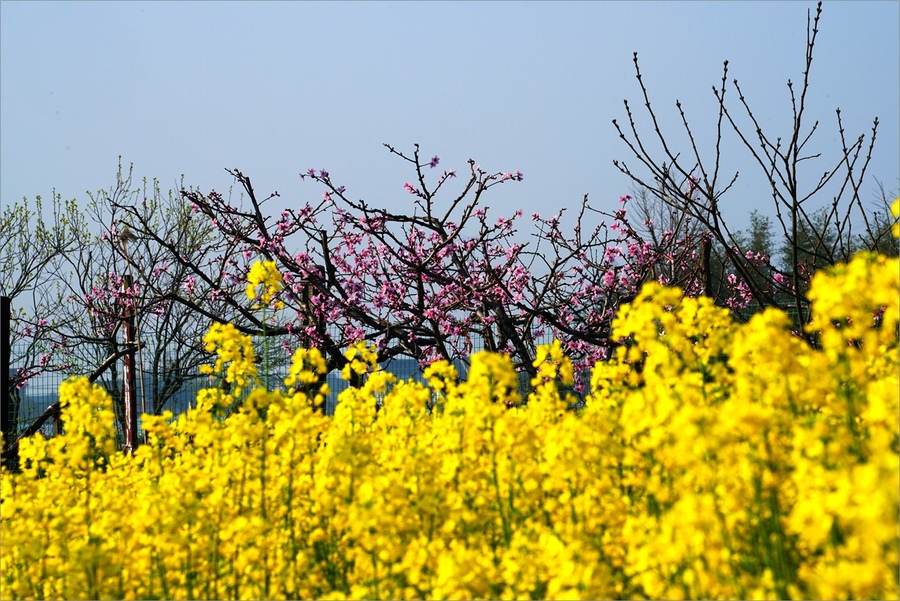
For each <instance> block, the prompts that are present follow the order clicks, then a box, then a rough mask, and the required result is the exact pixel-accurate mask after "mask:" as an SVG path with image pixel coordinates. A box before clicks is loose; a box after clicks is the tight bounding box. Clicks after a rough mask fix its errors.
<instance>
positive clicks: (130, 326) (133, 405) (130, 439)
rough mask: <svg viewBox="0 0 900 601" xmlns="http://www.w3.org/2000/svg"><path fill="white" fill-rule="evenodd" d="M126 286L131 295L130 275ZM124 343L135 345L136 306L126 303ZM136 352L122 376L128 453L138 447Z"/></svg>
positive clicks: (129, 358)
mask: <svg viewBox="0 0 900 601" xmlns="http://www.w3.org/2000/svg"><path fill="white" fill-rule="evenodd" d="M125 285H126V286H127V288H128V290H127V291H126V290H123V291H122V292H125V293H126V294H131V288H132V286H133V285H134V282H133V281H132V279H131V276H130V275H126V276H125ZM123 320H124V322H123V324H122V326H123V328H122V331H123V336H122V337H123V341H122V342H123V343H124V344H125V346H126V348H127V347H130V346H133V345H134V304H133V303H130V304H128V303H126V305H125V314H124V315H123ZM134 355H135V352H134V351H133V350H132V351H130V352H129V353H127V354H126V355H125V366H124V370H123V372H122V376H123V378H124V380H125V382H124V384H123V387H122V388H123V396H124V399H125V451H126V452H127V453H132V452H134V449H135V447H136V446H137V442H138V436H137V386H136V385H135V382H136V379H135V371H136V370H135V364H134Z"/></svg>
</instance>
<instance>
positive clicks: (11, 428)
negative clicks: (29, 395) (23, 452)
mask: <svg viewBox="0 0 900 601" xmlns="http://www.w3.org/2000/svg"><path fill="white" fill-rule="evenodd" d="M11 312H12V301H11V300H10V298H9V297H8V296H0V431H2V432H3V456H4V457H6V450H7V449H8V448H9V445H11V444H12V443H13V440H12V439H13V437H14V436H15V432H16V425H15V424H14V423H12V419H11V416H12V411H10V409H11V407H10V405H11V404H12V397H11V396H10V389H9V362H10V345H11V344H12V340H11V338H10V314H11ZM6 461H7V467H10V466H12V465H13V458H12V457H7V458H6Z"/></svg>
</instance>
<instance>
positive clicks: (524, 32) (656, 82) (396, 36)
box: [0, 1, 900, 220]
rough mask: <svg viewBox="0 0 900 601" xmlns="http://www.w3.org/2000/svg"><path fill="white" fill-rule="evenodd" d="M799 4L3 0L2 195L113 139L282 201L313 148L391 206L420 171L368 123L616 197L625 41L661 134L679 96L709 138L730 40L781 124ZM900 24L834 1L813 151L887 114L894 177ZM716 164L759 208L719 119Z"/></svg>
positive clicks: (90, 182)
mask: <svg viewBox="0 0 900 601" xmlns="http://www.w3.org/2000/svg"><path fill="white" fill-rule="evenodd" d="M808 10H812V11H813V12H814V10H815V3H814V2H596V3H589V2H575V3H544V2H527V3H515V2H500V3H491V2H478V3H407V2H400V3H351V2H337V3H288V2H275V3H263V2H252V3H250V2H247V3H241V2H228V3H217V2H172V3H168V2H152V3H151V2H99V3H82V2H65V3H62V2H60V3H40V2H8V1H3V2H2V5H0V78H2V79H0V202H2V203H3V204H4V205H6V204H7V203H10V202H13V201H16V200H19V199H21V198H22V197H23V196H27V197H29V198H31V197H34V196H36V195H43V196H44V197H45V198H46V197H47V196H49V195H50V193H51V191H52V190H54V189H55V190H56V191H57V192H59V193H60V194H62V196H63V197H64V198H78V199H79V200H80V199H86V191H87V190H97V189H100V188H108V187H109V186H111V185H112V184H113V183H114V177H115V171H116V166H117V162H118V157H119V156H120V155H121V157H122V160H123V162H124V163H125V164H126V165H127V164H128V163H133V164H134V169H135V174H136V175H137V176H138V177H144V176H146V177H148V178H158V179H159V180H160V181H161V183H162V186H163V187H164V188H170V187H175V186H176V184H177V181H178V180H179V178H180V177H181V175H184V181H185V183H186V184H188V185H192V186H197V187H199V188H201V189H203V190H209V189H212V188H215V189H217V190H220V191H224V190H227V189H228V188H229V186H231V185H232V183H233V182H232V180H231V178H230V176H229V175H228V174H227V173H226V172H225V170H224V169H225V168H226V167H237V168H239V169H241V170H242V171H243V172H244V173H245V174H247V175H249V176H250V177H251V179H252V180H253V182H254V185H255V186H256V188H257V190H258V191H259V192H260V193H268V192H271V191H274V190H277V191H279V192H280V194H281V199H280V200H279V202H281V203H282V205H285V206H294V205H297V204H299V203H301V202H305V201H306V200H313V199H316V198H318V197H319V196H320V193H321V190H320V189H319V188H318V187H317V186H316V185H315V184H312V183H310V182H308V181H307V182H302V181H300V178H299V177H298V174H299V173H300V172H301V171H305V170H306V169H307V168H310V167H314V168H317V169H318V168H326V169H328V170H329V172H330V173H331V174H332V177H333V179H334V180H335V181H336V182H338V183H342V184H344V185H346V186H347V188H348V192H349V194H350V195H351V196H354V197H361V198H365V199H366V200H367V201H369V202H370V203H371V204H374V205H380V206H383V207H387V208H392V209H396V210H404V209H405V208H406V207H409V206H410V205H411V201H410V197H409V196H408V195H407V193H406V192H405V191H404V190H403V183H404V182H405V181H408V180H410V179H411V178H412V173H411V171H410V170H409V169H408V168H407V166H406V165H405V164H404V163H402V162H401V161H399V160H397V159H396V158H395V157H392V156H390V155H389V154H388V153H387V151H386V150H385V149H383V148H382V146H381V144H382V143H383V142H388V143H391V144H393V145H395V146H396V147H397V148H398V149H401V150H407V151H411V149H412V146H413V143H416V142H418V143H419V144H420V145H421V148H422V152H423V154H425V155H428V157H429V158H430V156H431V155H439V156H440V157H441V167H446V168H448V169H449V168H456V169H458V170H459V171H460V172H463V171H464V170H465V168H466V160H467V159H468V158H470V157H471V158H473V159H475V160H476V161H477V162H479V163H480V164H481V165H482V166H483V167H484V168H485V169H487V170H489V171H512V170H517V169H518V170H520V171H522V172H523V173H524V175H525V180H524V182H522V183H517V184H515V183H514V184H506V185H504V186H501V187H499V188H494V189H492V191H491V192H492V194H491V196H489V197H488V204H489V205H490V206H491V209H492V211H498V212H500V213H504V214H508V213H511V212H512V211H513V210H515V209H517V208H522V209H524V210H525V211H526V214H527V213H530V212H532V211H540V212H544V213H551V212H555V210H557V209H558V208H559V207H563V206H574V205H575V204H577V203H578V201H579V200H580V199H581V197H582V196H583V195H584V194H585V193H589V194H590V195H591V198H592V199H593V200H594V202H595V203H596V204H597V205H598V206H600V207H602V208H606V209H612V208H614V207H615V206H616V205H617V203H616V200H617V199H618V197H619V195H621V194H623V193H625V192H628V190H629V188H630V182H629V181H628V180H627V178H625V176H623V175H621V174H620V173H619V172H618V171H617V170H616V169H615V168H614V167H613V166H612V161H613V160H614V159H624V160H626V161H627V162H629V163H630V164H631V163H635V161H634V160H633V159H632V158H631V157H630V155H629V151H628V149H627V148H626V147H625V145H624V144H623V143H622V142H621V141H620V140H619V139H618V137H617V135H616V133H615V130H614V128H613V126H612V124H611V120H612V119H614V118H618V119H619V120H620V122H623V121H625V111H624V107H623V104H622V101H623V99H628V100H629V101H630V102H631V103H632V105H633V106H635V107H636V108H639V107H640V104H641V102H640V91H639V88H638V86H637V83H636V82H635V79H634V70H633V65H632V61H631V57H632V53H633V52H635V51H637V52H638V53H639V56H640V60H641V67H642V72H643V75H644V80H645V82H646V83H647V85H648V87H649V89H650V93H651V99H652V101H653V103H654V106H655V108H656V109H657V110H658V111H659V114H660V116H661V119H662V120H661V125H662V127H663V130H664V133H666V134H667V135H669V136H670V137H671V138H672V139H673V140H679V141H680V142H679V143H682V142H683V141H684V139H683V137H682V132H681V130H680V128H679V120H678V114H677V112H676V109H675V106H674V102H675V100H676V99H679V100H681V102H682V104H683V105H684V108H685V111H686V113H687V115H688V118H689V119H691V121H692V124H693V126H694V128H695V133H697V135H698V138H699V139H700V142H701V146H702V147H705V148H706V149H709V148H710V147H711V144H712V131H713V130H712V126H713V125H714V123H715V101H714V98H713V95H712V91H711V86H712V85H714V84H718V83H719V81H720V80H721V68H722V61H723V60H725V59H728V60H729V70H730V76H731V77H736V78H738V80H739V81H740V83H741V86H742V88H743V90H744V92H745V93H746V95H747V97H748V100H749V101H750V103H751V104H752V106H753V107H754V108H755V110H756V112H757V117H758V118H759V120H760V122H761V123H762V125H763V126H764V127H769V128H772V129H771V131H772V132H783V135H785V136H787V135H788V124H789V118H790V98H789V95H788V90H787V87H786V85H785V83H786V81H787V80H788V79H794V80H795V81H798V80H800V79H801V78H802V71H803V60H804V47H805V41H806V15H807V11H808ZM898 32H900V3H898V2H826V3H825V5H824V13H823V17H822V22H821V25H820V35H819V40H818V45H817V47H816V54H815V62H814V64H813V72H812V74H811V77H812V89H811V97H810V99H809V100H810V102H809V112H810V116H811V120H810V123H811V122H812V119H820V120H821V124H820V131H819V133H817V134H816V137H815V138H814V140H815V146H816V148H818V149H822V150H823V152H825V153H826V156H837V155H836V154H835V152H836V151H837V150H838V149H839V147H838V144H839V139H838V134H837V126H836V121H835V116H834V109H835V108H837V107H840V108H841V109H842V116H843V118H844V126H845V128H846V130H847V133H848V135H849V136H850V137H853V138H855V136H856V135H858V134H860V133H866V134H867V135H868V133H869V130H870V128H871V122H872V119H873V118H874V117H876V116H877V117H878V118H879V120H880V121H881V126H880V129H879V136H878V142H877V144H876V153H875V159H874V160H873V163H872V166H871V167H870V173H871V175H872V176H874V177H876V178H878V179H880V180H881V181H883V182H884V183H885V185H886V186H887V187H888V188H889V189H894V188H896V186H897V178H898V170H900V119H898V116H900V115H898V113H900V108H898V107H900V58H898V57H900V42H898ZM639 118H640V122H641V123H642V124H643V125H644V127H645V129H644V131H645V132H646V133H648V134H649V133H650V129H648V128H647V127H646V126H647V124H648V120H647V119H646V117H645V116H644V115H640V117H639ZM684 149H685V150H686V149H687V147H685V148H684ZM629 159H631V160H629ZM724 162H725V167H726V168H727V169H730V170H732V171H733V170H735V169H738V170H740V171H741V172H742V178H741V180H740V182H739V184H738V185H737V186H736V187H735V188H734V189H733V190H732V191H731V192H729V194H728V196H727V197H726V202H725V210H726V215H727V216H730V217H731V218H732V219H735V220H742V219H744V218H745V217H746V214H747V212H748V210H749V209H750V208H760V209H762V210H767V209H768V208H769V207H770V206H771V204H770V202H771V201H770V200H769V197H768V195H767V193H766V190H765V188H764V186H761V179H760V178H759V176H757V175H756V172H755V171H754V166H753V164H752V162H751V159H750V157H749V155H748V154H747V152H746V151H745V150H743V149H742V148H741V147H740V146H738V145H737V144H736V143H735V139H734V136H733V135H729V136H728V137H727V139H726V145H725V161H724ZM825 166H826V165H825V163H822V164H821V168H820V167H818V166H816V167H815V171H817V172H818V171H821V170H824V168H825ZM874 186H875V182H874V180H871V179H870V180H869V183H868V189H870V190H874ZM825 200H826V199H823V200H822V202H824V201H825ZM273 208H274V207H273ZM273 212H274V211H273Z"/></svg>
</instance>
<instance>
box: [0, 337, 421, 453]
mask: <svg viewBox="0 0 900 601" xmlns="http://www.w3.org/2000/svg"><path fill="white" fill-rule="evenodd" d="M12 355H13V356H15V355H16V353H15V352H13V353H12ZM18 367H19V366H17V365H15V363H13V364H12V365H11V369H10V372H11V373H10V374H9V375H10V376H12V375H13V374H15V373H16V370H17V369H18ZM382 367H384V368H385V369H386V370H387V371H390V372H391V373H393V374H394V375H395V376H397V377H398V378H399V379H404V380H405V379H408V378H414V379H420V378H421V370H420V369H419V366H418V364H417V363H416V362H415V361H413V360H411V359H397V360H394V361H391V362H388V363H386V364H385V365H383V366H382ZM287 373H288V370H287V366H279V367H276V368H272V369H270V370H269V373H268V378H267V379H268V381H269V382H270V383H271V385H270V388H277V387H278V386H279V384H280V382H281V381H282V380H283V379H284V378H285V377H286V376H287ZM80 375H84V374H80V373H63V372H58V371H49V372H44V373H42V374H40V375H38V376H35V377H33V378H30V379H29V380H28V381H27V383H26V384H25V385H24V386H22V387H21V388H19V389H13V390H11V391H10V394H11V398H12V403H11V407H10V409H11V413H12V418H13V419H14V421H15V423H14V425H13V427H12V428H11V431H14V432H16V433H17V434H18V433H21V432H22V431H24V430H25V429H26V428H27V427H28V426H29V425H31V424H32V423H34V421H35V420H36V419H37V418H38V417H40V416H41V415H42V414H43V413H44V412H45V411H46V410H47V409H48V408H49V407H51V406H52V405H54V404H55V403H57V402H58V401H59V387H60V384H62V383H63V382H64V381H65V380H66V379H68V378H70V377H72V376H80ZM156 375H157V374H154V373H153V372H152V371H151V370H149V369H147V368H146V366H144V367H143V369H142V366H138V369H137V386H136V393H137V407H138V415H139V416H140V415H141V414H142V413H152V409H151V408H152V407H153V399H152V398H151V394H150V391H151V390H152V385H151V382H153V380H154V379H155V377H156ZM260 377H261V378H264V377H265V376H264V374H260ZM326 382H327V383H328V386H329V388H330V390H331V394H330V395H329V396H328V398H327V402H326V406H325V413H326V414H328V415H333V414H334V410H335V407H336V404H337V395H338V394H340V393H341V392H342V391H343V390H345V389H346V388H347V387H348V386H349V385H348V383H347V382H346V381H345V380H343V378H342V377H341V374H340V372H339V371H337V370H335V371H333V372H331V373H330V374H328V376H327V378H326ZM96 383H97V384H98V385H100V386H102V387H104V388H105V389H106V390H107V392H109V393H110V395H111V396H115V394H116V393H117V391H120V390H121V389H122V382H120V381H119V382H110V381H109V380H105V379H104V378H103V377H101V378H100V379H98V380H97V382H96ZM215 385H216V384H215V383H213V382H211V380H210V378H209V377H207V376H203V375H200V374H199V373H198V374H197V375H196V377H193V378H190V379H188V380H186V381H185V382H184V384H183V385H182V386H181V387H180V388H179V389H178V391H177V392H176V393H175V394H174V395H173V396H172V397H171V398H169V399H168V400H167V401H166V402H165V404H164V405H163V406H162V407H160V412H162V411H171V412H172V413H173V414H175V415H179V414H181V413H184V412H185V411H187V410H188V409H189V408H191V407H192V406H193V405H194V403H195V402H196V397H197V393H198V392H199V391H200V390H201V389H203V388H208V387H210V386H215ZM13 405H14V406H13ZM114 406H115V408H116V411H117V416H116V417H117V419H116V427H117V428H118V429H119V431H120V434H121V424H122V421H123V416H122V415H118V413H120V409H121V408H120V407H119V406H118V405H117V404H115V403H114ZM138 429H139V430H140V418H139V419H138ZM39 432H40V433H41V434H43V435H44V436H53V435H54V433H55V426H54V423H53V421H52V420H48V421H47V422H45V423H44V424H43V425H42V426H41V428H40V430H39Z"/></svg>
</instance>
